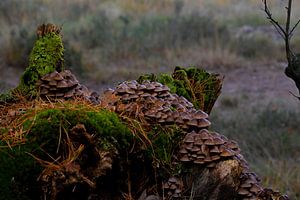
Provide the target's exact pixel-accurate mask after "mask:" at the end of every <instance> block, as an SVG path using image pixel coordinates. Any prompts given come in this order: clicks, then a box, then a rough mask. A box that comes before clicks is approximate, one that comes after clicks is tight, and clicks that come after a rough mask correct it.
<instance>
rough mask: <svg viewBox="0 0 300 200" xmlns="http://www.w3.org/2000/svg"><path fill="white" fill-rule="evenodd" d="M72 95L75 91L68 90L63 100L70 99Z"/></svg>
mask: <svg viewBox="0 0 300 200" xmlns="http://www.w3.org/2000/svg"><path fill="white" fill-rule="evenodd" d="M74 93H75V90H74V89H71V90H69V91H68V92H66V93H65V94H64V97H65V98H72V97H73V96H74Z"/></svg>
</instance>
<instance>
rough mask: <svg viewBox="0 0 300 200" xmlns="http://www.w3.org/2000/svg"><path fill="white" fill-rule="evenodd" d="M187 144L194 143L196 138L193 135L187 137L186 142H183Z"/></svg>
mask: <svg viewBox="0 0 300 200" xmlns="http://www.w3.org/2000/svg"><path fill="white" fill-rule="evenodd" d="M183 141H184V142H185V143H192V142H194V141H195V139H194V137H193V136H191V135H187V136H185V138H184V140H183Z"/></svg>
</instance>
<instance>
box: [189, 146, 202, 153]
mask: <svg viewBox="0 0 300 200" xmlns="http://www.w3.org/2000/svg"><path fill="white" fill-rule="evenodd" d="M200 150H201V149H200V148H199V147H197V146H193V148H192V149H191V151H192V152H198V151H200Z"/></svg>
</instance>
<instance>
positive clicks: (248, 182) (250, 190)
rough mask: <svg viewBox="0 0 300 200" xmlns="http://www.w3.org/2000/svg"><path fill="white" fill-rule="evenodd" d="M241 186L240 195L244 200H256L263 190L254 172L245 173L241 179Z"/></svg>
mask: <svg viewBox="0 0 300 200" xmlns="http://www.w3.org/2000/svg"><path fill="white" fill-rule="evenodd" d="M240 179H241V184H240V186H239V189H238V194H239V195H240V196H241V197H242V198H243V199H244V200H248V199H249V200H250V199H256V197H257V196H258V194H259V193H260V192H261V191H262V190H263V188H262V187H261V186H260V179H259V178H258V176H257V175H256V174H255V173H253V172H248V173H243V174H242V175H241V177H240Z"/></svg>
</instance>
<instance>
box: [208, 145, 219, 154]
mask: <svg viewBox="0 0 300 200" xmlns="http://www.w3.org/2000/svg"><path fill="white" fill-rule="evenodd" d="M209 152H211V153H220V150H219V148H218V147H217V146H213V147H212V149H210V150H209Z"/></svg>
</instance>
